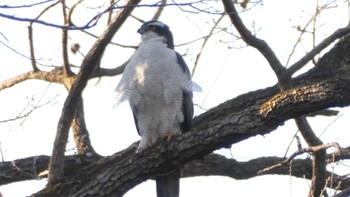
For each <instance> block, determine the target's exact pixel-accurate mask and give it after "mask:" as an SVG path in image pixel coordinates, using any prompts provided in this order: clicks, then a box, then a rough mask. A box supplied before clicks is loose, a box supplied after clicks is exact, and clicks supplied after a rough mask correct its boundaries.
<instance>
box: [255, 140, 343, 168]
mask: <svg viewBox="0 0 350 197" xmlns="http://www.w3.org/2000/svg"><path fill="white" fill-rule="evenodd" d="M331 147H334V148H336V151H334V153H333V154H340V153H341V148H340V146H339V144H338V143H337V142H332V143H327V144H323V145H319V146H313V147H308V148H301V147H300V149H299V145H298V150H297V151H296V152H294V153H293V154H292V155H291V156H289V158H287V159H285V160H283V161H282V162H280V163H278V164H275V165H272V166H270V167H267V168H264V169H262V170H259V171H258V174H263V173H265V172H267V171H271V170H273V169H275V168H278V167H282V166H284V165H287V164H288V163H290V162H291V161H292V160H293V159H294V158H295V157H297V156H299V155H302V154H304V153H315V152H318V151H320V150H325V149H328V148H331Z"/></svg>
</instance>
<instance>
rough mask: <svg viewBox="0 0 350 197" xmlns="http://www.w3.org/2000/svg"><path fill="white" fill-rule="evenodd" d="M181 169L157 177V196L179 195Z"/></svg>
mask: <svg viewBox="0 0 350 197" xmlns="http://www.w3.org/2000/svg"><path fill="white" fill-rule="evenodd" d="M180 176H181V169H175V170H172V171H170V172H168V173H166V174H162V175H158V176H157V177H156V184H157V197H179V192H180Z"/></svg>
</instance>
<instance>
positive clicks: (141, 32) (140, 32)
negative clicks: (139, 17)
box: [137, 26, 145, 35]
mask: <svg viewBox="0 0 350 197" xmlns="http://www.w3.org/2000/svg"><path fill="white" fill-rule="evenodd" d="M137 33H139V34H141V35H142V34H143V33H145V28H144V27H143V26H141V27H140V29H138V30H137Z"/></svg>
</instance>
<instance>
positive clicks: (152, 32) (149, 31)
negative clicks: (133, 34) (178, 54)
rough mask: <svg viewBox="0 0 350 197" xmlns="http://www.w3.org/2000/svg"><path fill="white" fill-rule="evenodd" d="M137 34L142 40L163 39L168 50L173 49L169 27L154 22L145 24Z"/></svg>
mask: <svg viewBox="0 0 350 197" xmlns="http://www.w3.org/2000/svg"><path fill="white" fill-rule="evenodd" d="M137 33H139V34H141V38H142V40H144V39H150V37H163V38H164V42H166V44H167V45H168V48H171V49H174V40H173V34H172V33H171V31H170V29H169V27H168V26H167V25H166V24H164V23H162V22H160V21H156V20H152V21H148V22H145V23H144V24H143V25H142V26H141V27H140V29H138V30H137Z"/></svg>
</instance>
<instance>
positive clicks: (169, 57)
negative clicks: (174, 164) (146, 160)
mask: <svg viewBox="0 0 350 197" xmlns="http://www.w3.org/2000/svg"><path fill="white" fill-rule="evenodd" d="M137 33H139V34H141V43H140V45H139V47H138V48H137V50H136V51H135V52H134V54H133V55H132V56H131V58H130V60H129V62H128V63H127V65H126V67H125V70H124V73H123V76H122V78H121V79H120V81H119V83H118V85H117V88H116V92H117V95H116V100H117V101H116V103H117V104H116V105H118V104H119V103H121V102H123V101H126V100H128V101H129V105H130V108H131V110H132V113H133V118H134V121H135V126H136V130H137V132H138V134H139V135H140V137H141V140H140V143H139V146H138V149H137V152H142V151H144V150H145V149H147V148H148V147H150V146H152V145H154V144H155V143H156V142H157V141H158V140H159V139H164V138H165V139H167V140H165V141H168V140H169V139H170V138H171V137H172V136H174V135H176V134H179V133H183V132H187V131H189V130H190V129H191V128H192V119H193V111H194V109H193V91H201V88H200V86H199V85H198V84H197V83H195V82H193V81H192V80H191V73H190V70H189V68H188V67H187V64H186V62H185V60H184V59H183V57H182V55H180V54H179V53H178V52H176V51H175V50H174V40H173V34H172V32H171V31H170V28H169V26H167V25H166V24H164V23H163V22H160V21H158V20H151V21H148V22H145V23H143V24H142V26H141V27H140V28H139V29H138V30H137ZM180 176H181V169H180V168H179V169H175V170H172V171H170V172H168V173H165V174H161V175H156V188H157V197H178V196H179V180H180Z"/></svg>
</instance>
